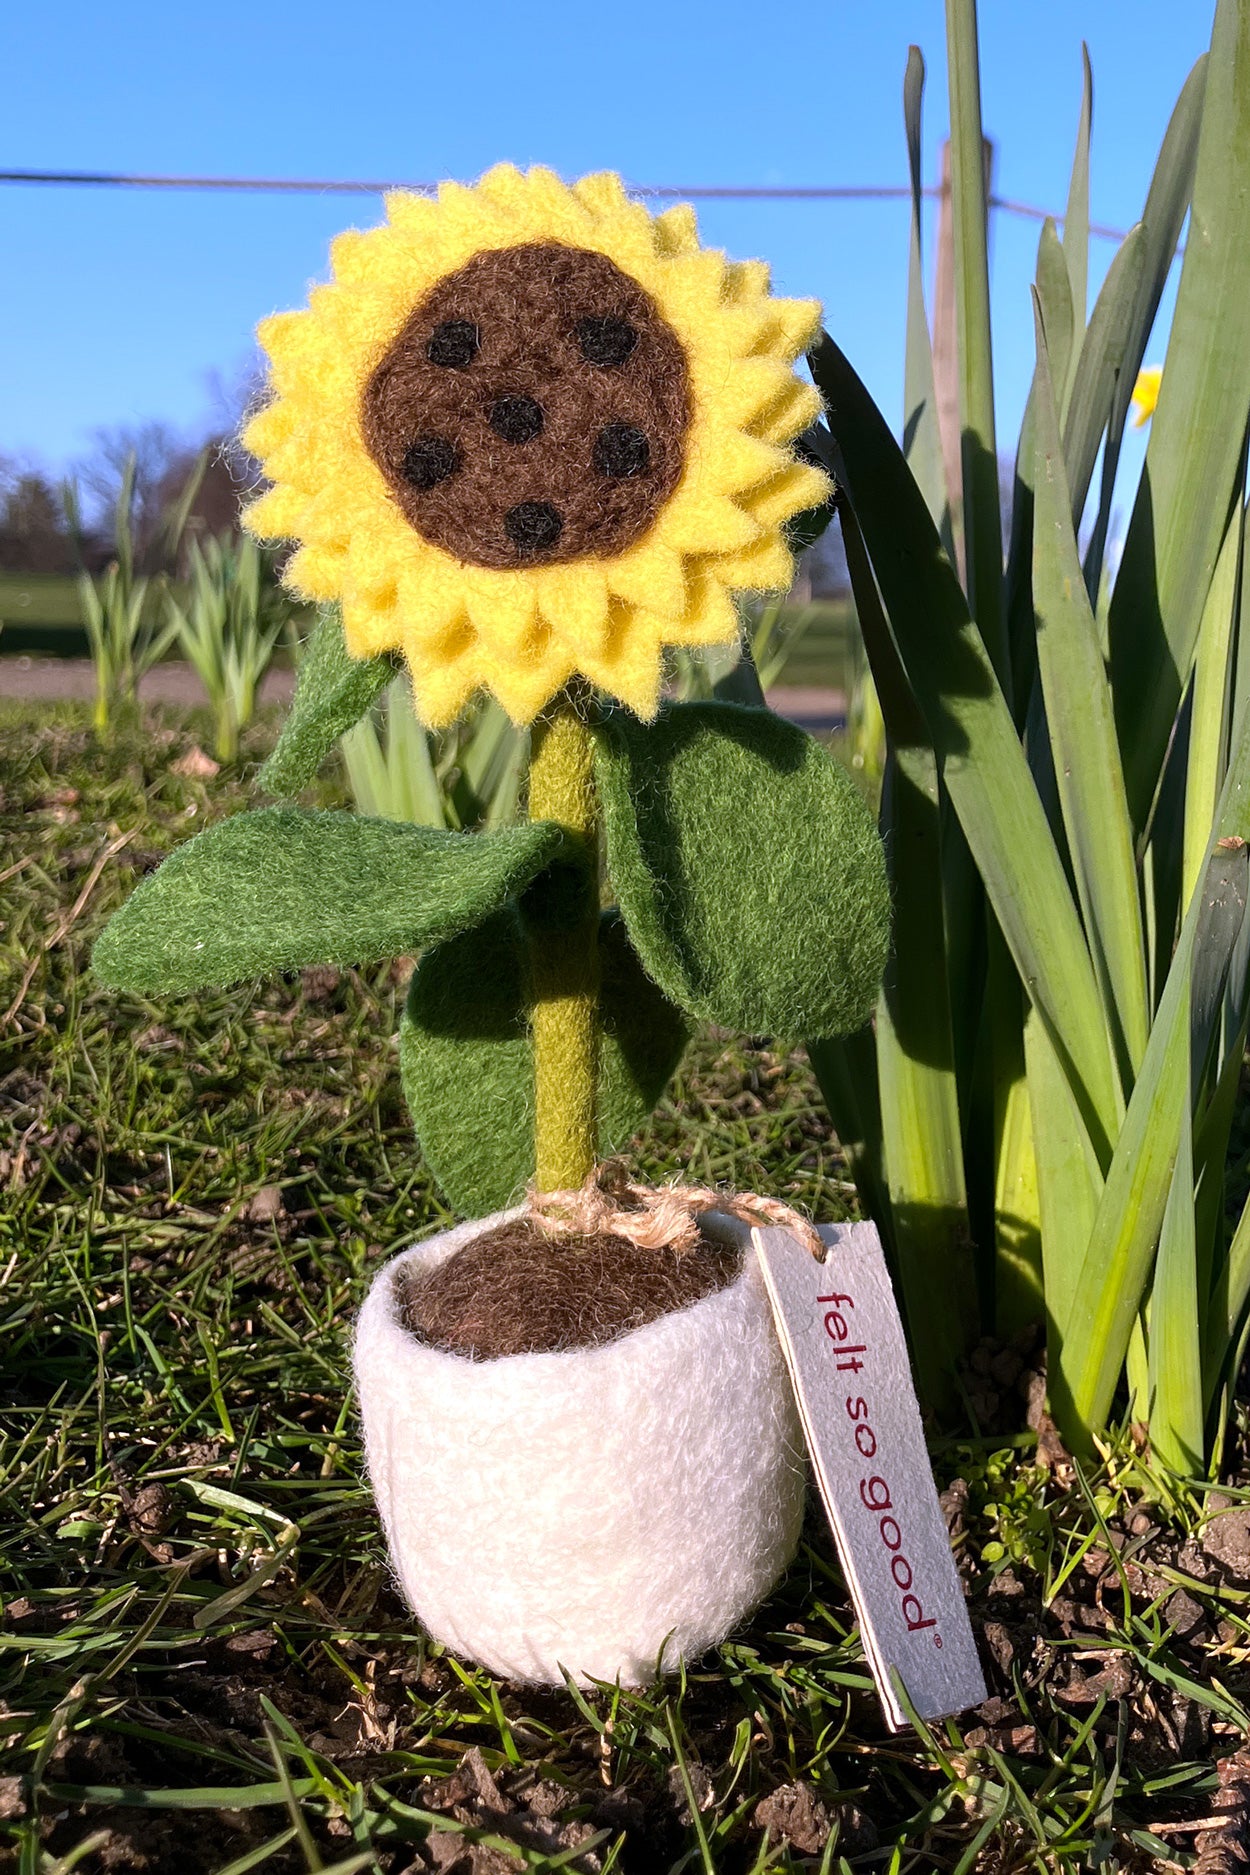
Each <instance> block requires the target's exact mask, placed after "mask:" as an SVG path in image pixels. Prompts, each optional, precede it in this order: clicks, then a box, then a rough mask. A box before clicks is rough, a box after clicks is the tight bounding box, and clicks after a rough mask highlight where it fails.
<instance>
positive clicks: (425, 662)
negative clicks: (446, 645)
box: [404, 643, 479, 729]
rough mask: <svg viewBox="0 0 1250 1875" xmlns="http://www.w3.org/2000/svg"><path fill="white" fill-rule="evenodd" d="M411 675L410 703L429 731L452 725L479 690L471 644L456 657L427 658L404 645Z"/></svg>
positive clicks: (473, 651) (415, 649)
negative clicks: (411, 702)
mask: <svg viewBox="0 0 1250 1875" xmlns="http://www.w3.org/2000/svg"><path fill="white" fill-rule="evenodd" d="M404 656H405V657H406V658H407V660H408V669H409V671H410V673H411V676H412V701H413V706H414V708H415V709H416V712H417V715H418V716H419V717H420V718H421V721H422V722H423V723H427V724H428V725H429V727H430V728H431V729H443V728H445V727H446V726H447V724H448V723H454V722H455V720H456V718H457V716H459V714H460V712H461V711H462V710H463V709H464V707H465V705H466V703H468V701H469V699H470V697H471V696H472V695H473V693H474V691H475V690H477V689H478V688H479V675H478V668H477V658H476V652H475V650H474V648H473V646H472V645H470V646H469V647H468V648H467V649H466V650H465V651H463V652H461V653H460V654H459V655H458V656H455V657H450V658H440V659H427V658H426V657H425V656H424V655H423V654H422V653H421V652H420V650H418V649H417V648H415V647H413V648H410V647H409V645H408V644H407V643H405V645H404Z"/></svg>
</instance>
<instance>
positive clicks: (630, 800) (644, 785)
mask: <svg viewBox="0 0 1250 1875" xmlns="http://www.w3.org/2000/svg"><path fill="white" fill-rule="evenodd" d="M597 772H598V779H599V788H600V793H601V796H602V800H603V812H604V827H605V831H606V835H607V849H608V869H609V872H610V874H611V877H612V883H613V886H614V888H615V891H616V896H617V898H618V900H619V901H620V907H621V911H622V914H623V915H624V918H625V922H626V924H627V925H628V927H629V932H630V936H631V937H632V939H633V941H634V944H635V946H636V947H637V950H638V954H639V956H640V957H641V959H642V961H643V965H644V967H645V968H646V970H647V972H648V974H649V975H650V976H652V977H654V979H655V981H656V982H657V983H658V984H659V985H660V986H661V988H662V989H664V990H665V991H666V993H667V994H668V995H669V996H671V997H672V999H673V1001H674V1002H675V1003H677V1004H679V1005H680V1007H681V1008H683V1009H685V1010H687V1011H689V1013H690V1014H691V1015H697V1016H702V1017H704V1018H706V1019H707V1020H708V1021H711V1022H718V1023H722V1024H724V1025H725V1026H726V1027H727V1028H737V1029H743V1030H745V1031H747V1032H748V1033H749V1034H761V1033H762V1034H768V1035H780V1036H784V1037H787V1038H790V1037H792V1038H795V1039H800V1038H802V1039H809V1038H810V1039H816V1038H818V1037H823V1036H829V1035H840V1034H845V1033H847V1032H848V1031H849V1030H851V1029H855V1028H858V1027H859V1025H860V1023H861V1022H863V1021H864V1020H865V1019H866V1018H867V1016H868V1014H869V1012H870V1011H871V1009H872V1006H873V1002H874V1000H875V998H876V994H877V990H878V987H879V985H880V982H881V976H882V972H883V970H884V968H885V959H886V951H887V948H888V943H889V924H890V916H889V898H888V893H887V889H886V881H885V862H884V857H883V854H882V850H881V842H880V839H879V838H878V836H877V830H876V828H875V827H874V825H873V822H872V817H871V815H870V814H869V812H868V809H867V807H866V806H865V804H864V802H863V800H862V799H861V797H860V795H859V792H858V790H857V789H856V787H855V784H854V782H853V781H852V780H851V777H850V776H849V775H848V774H847V772H846V770H845V769H843V768H842V767H841V766H840V765H839V764H838V763H837V762H836V761H835V760H834V759H833V758H832V756H830V755H829V754H828V753H827V751H826V750H825V749H824V748H823V747H822V746H821V744H820V743H819V742H817V741H816V740H815V739H814V738H813V737H811V736H809V735H806V734H805V733H804V731H803V730H801V729H798V728H796V727H795V725H794V724H793V723H787V722H783V721H782V720H781V718H780V717H778V716H774V715H773V714H772V712H771V711H769V710H759V709H755V710H752V709H745V708H743V707H742V706H740V705H738V704H733V703H678V704H672V705H670V706H669V707H668V708H667V709H665V710H663V711H662V712H661V714H660V715H659V716H658V717H657V719H656V721H655V722H654V723H652V724H645V723H640V722H639V721H638V720H637V718H636V717H634V716H631V715H629V713H628V712H626V711H624V710H621V711H617V712H614V713H613V714H612V715H610V716H609V717H607V718H606V719H605V721H604V722H603V724H602V725H601V726H600V729H599V731H598V748H597Z"/></svg>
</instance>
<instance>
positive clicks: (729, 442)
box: [694, 425, 787, 512]
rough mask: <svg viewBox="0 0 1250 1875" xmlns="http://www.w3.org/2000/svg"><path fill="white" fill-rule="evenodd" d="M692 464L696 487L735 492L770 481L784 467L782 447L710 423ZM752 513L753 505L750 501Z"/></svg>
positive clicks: (716, 491) (745, 433) (724, 492)
mask: <svg viewBox="0 0 1250 1875" xmlns="http://www.w3.org/2000/svg"><path fill="white" fill-rule="evenodd" d="M701 445H702V446H701V448H700V450H699V454H698V458H697V461H696V463H695V465H694V466H695V468H696V470H697V473H698V478H699V486H700V487H701V488H702V489H705V490H706V491H707V492H708V493H712V494H717V495H737V494H740V493H741V492H742V491H743V490H744V489H748V488H754V486H755V485H756V483H757V482H764V481H770V480H771V479H772V478H773V477H774V476H777V475H779V474H780V473H781V471H782V470H783V469H784V468H785V467H786V463H787V457H786V454H785V451H784V450H781V449H778V448H777V447H776V445H775V444H773V443H765V442H762V441H761V440H760V439H759V438H758V437H755V436H752V435H750V434H749V433H748V432H747V431H746V430H731V429H729V428H725V429H719V430H714V429H712V427H711V426H710V425H709V426H708V429H707V430H706V431H705V432H704V435H703V437H702V438H701ZM750 506H751V509H752V512H754V507H755V504H754V502H753V501H752V502H751V503H750Z"/></svg>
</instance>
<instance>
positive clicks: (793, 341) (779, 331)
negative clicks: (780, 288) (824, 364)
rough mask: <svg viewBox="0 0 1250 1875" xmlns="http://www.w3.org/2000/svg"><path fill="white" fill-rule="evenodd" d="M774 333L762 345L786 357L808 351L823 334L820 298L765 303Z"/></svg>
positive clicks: (771, 330) (768, 301) (770, 331)
mask: <svg viewBox="0 0 1250 1875" xmlns="http://www.w3.org/2000/svg"><path fill="white" fill-rule="evenodd" d="M764 305H765V310H766V312H767V314H768V325H769V328H770V330H769V331H768V334H767V337H766V339H765V340H763V341H762V342H764V343H767V345H768V347H769V349H770V350H773V351H777V352H780V353H781V355H782V356H783V357H784V358H797V357H798V356H799V354H800V353H801V352H805V351H806V350H807V348H808V346H809V345H810V344H811V343H812V340H813V339H814V338H815V337H816V335H817V333H818V332H819V331H820V321H821V306H820V301H819V300H818V299H770V300H766V301H765V302H764Z"/></svg>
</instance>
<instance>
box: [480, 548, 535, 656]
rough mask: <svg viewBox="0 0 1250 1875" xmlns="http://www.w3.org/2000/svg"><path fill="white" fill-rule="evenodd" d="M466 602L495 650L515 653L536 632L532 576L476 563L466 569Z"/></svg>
mask: <svg viewBox="0 0 1250 1875" xmlns="http://www.w3.org/2000/svg"><path fill="white" fill-rule="evenodd" d="M465 602H466V604H467V606H468V611H469V617H470V619H471V620H472V621H473V628H474V630H475V631H476V632H477V634H478V637H479V638H480V639H481V640H482V643H483V644H484V645H485V646H487V647H488V648H489V649H490V651H491V652H492V653H494V654H497V655H500V656H504V657H508V656H515V655H516V653H517V652H518V651H520V649H521V648H522V646H523V645H524V644H525V643H526V641H527V639H528V638H529V637H530V636H531V634H532V632H533V629H534V617H535V613H536V610H537V593H536V591H535V587H534V583H533V581H532V580H529V579H526V578H524V577H522V578H517V577H516V575H515V574H511V573H506V572H496V571H495V570H494V569H493V568H491V567H474V568H472V569H471V571H469V570H466V575H465Z"/></svg>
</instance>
